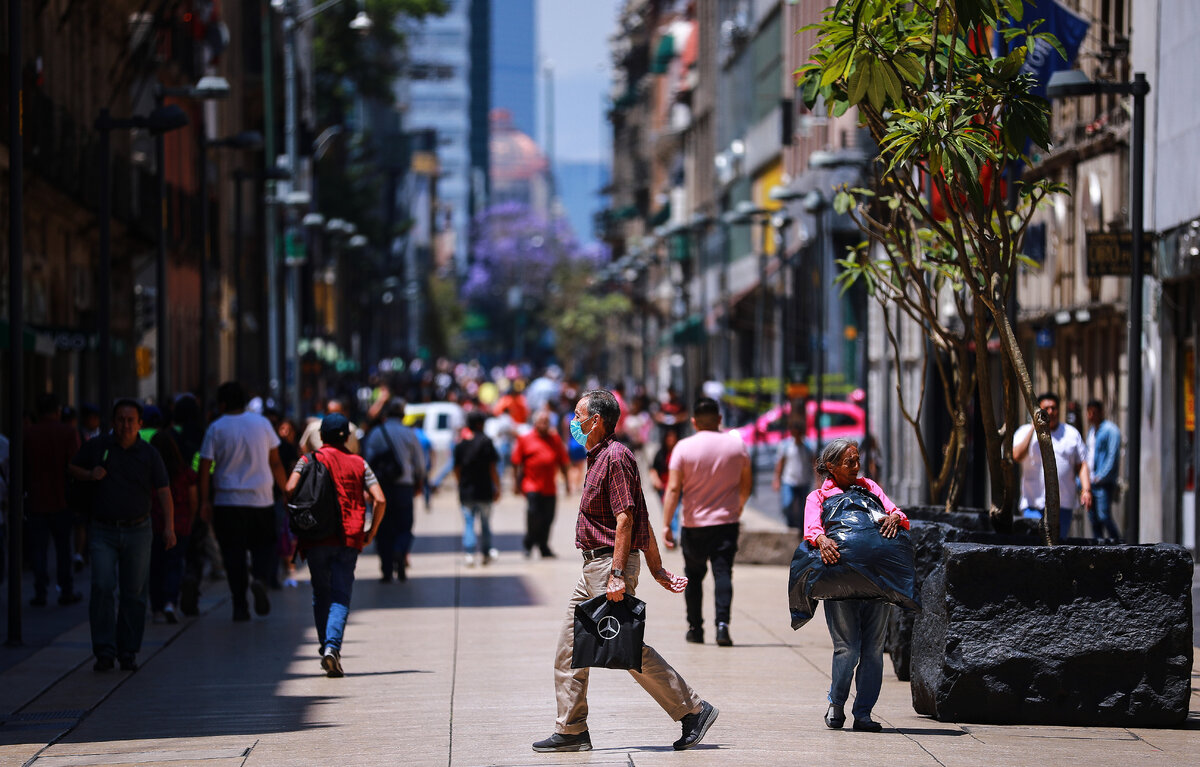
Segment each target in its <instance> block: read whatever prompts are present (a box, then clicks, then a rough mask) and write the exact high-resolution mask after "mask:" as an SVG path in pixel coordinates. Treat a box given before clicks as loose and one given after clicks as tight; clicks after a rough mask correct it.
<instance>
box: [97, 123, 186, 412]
mask: <svg viewBox="0 0 1200 767" xmlns="http://www.w3.org/2000/svg"><path fill="white" fill-rule="evenodd" d="M187 124H188V117H187V114H186V113H184V111H183V110H182V109H181V108H180V107H179V106H178V105H177V104H171V105H170V106H159V107H156V108H155V109H154V111H152V112H151V113H150V114H149V115H146V116H135V117H130V118H126V119H114V118H112V117H111V116H110V115H109V113H108V109H101V110H100V116H99V117H97V118H96V126H95V127H96V130H97V131H98V132H99V133H100V274H99V280H100V289H99V291H98V292H97V301H98V302H99V303H98V305H97V311H98V314H99V316H100V329H99V330H100V349H99V355H98V359H99V363H100V364H99V369H98V372H99V377H100V418H101V419H102V420H103V421H104V422H105V423H108V418H109V412H108V411H109V408H111V407H112V369H111V363H112V330H111V328H112V316H111V315H112V307H111V296H110V291H111V289H112V156H111V154H112V150H111V148H110V143H111V141H110V138H111V134H112V131H113V129H114V128H116V129H129V128H142V129H145V130H148V131H150V134H151V135H152V136H154V138H155V142H156V143H157V144H159V145H161V142H162V136H163V134H164V133H169V132H171V131H173V130H178V129H180V128H182V127H184V126H186V125H187ZM158 173H159V175H160V177H161V175H162V168H161V165H160V167H159V169H158ZM160 188H161V187H160ZM159 226H160V227H161V226H162V209H161V204H160V208H159ZM164 299H165V296H164V295H163V294H161V293H160V294H159V295H158V298H157V300H158V304H159V306H162V304H163V302H164ZM159 346H160V347H161V346H162V341H161V339H160V342H159ZM159 351H160V357H159V360H158V362H157V364H159V365H162V364H163V363H162V357H161V351H162V350H161V348H160V350H159Z"/></svg>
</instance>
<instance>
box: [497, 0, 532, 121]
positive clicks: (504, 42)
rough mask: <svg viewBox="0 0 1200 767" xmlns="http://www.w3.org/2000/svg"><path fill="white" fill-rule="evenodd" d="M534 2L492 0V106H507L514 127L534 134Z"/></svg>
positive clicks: (524, 0) (529, 0) (527, 0)
mask: <svg viewBox="0 0 1200 767" xmlns="http://www.w3.org/2000/svg"><path fill="white" fill-rule="evenodd" d="M536 5H537V3H536V2H535V0H498V1H497V2H492V3H491V6H492V35H491V37H492V104H491V105H492V107H500V108H502V109H507V110H508V112H509V114H511V115H512V124H513V127H514V128H516V129H517V130H519V131H521V132H522V133H524V134H525V135H527V136H534V135H537V106H536V104H537V71H538V50H537V8H536Z"/></svg>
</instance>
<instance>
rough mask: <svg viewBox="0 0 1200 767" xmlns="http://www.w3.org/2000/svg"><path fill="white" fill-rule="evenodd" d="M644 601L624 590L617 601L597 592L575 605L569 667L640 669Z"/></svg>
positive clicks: (643, 627)
mask: <svg viewBox="0 0 1200 767" xmlns="http://www.w3.org/2000/svg"><path fill="white" fill-rule="evenodd" d="M645 635H646V603H645V602H643V601H642V600H640V599H637V598H635V597H631V596H629V595H628V594H626V595H625V598H624V599H622V600H621V601H620V602H612V601H609V599H608V597H606V596H605V595H604V594H601V595H600V596H598V597H592V598H591V599H589V600H587V601H586V602H580V603H579V604H577V605H575V651H574V653H573V654H572V656H571V668H587V667H588V666H597V667H599V668H623V669H630V670H632V671H639V672H640V671H641V670H642V641H643V639H644V638H645Z"/></svg>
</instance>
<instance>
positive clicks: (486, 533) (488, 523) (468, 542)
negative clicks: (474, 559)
mask: <svg viewBox="0 0 1200 767" xmlns="http://www.w3.org/2000/svg"><path fill="white" fill-rule="evenodd" d="M462 514H463V551H465V552H466V553H468V554H470V553H472V552H474V551H475V520H476V519H478V520H479V552H480V553H481V554H487V553H488V551H490V550H491V548H492V504H490V503H484V502H483V501H475V502H472V503H464V504H463V507H462Z"/></svg>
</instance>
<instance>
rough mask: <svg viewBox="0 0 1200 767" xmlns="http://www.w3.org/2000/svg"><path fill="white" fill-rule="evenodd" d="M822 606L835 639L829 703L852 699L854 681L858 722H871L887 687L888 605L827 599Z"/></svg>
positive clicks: (868, 600) (836, 703)
mask: <svg viewBox="0 0 1200 767" xmlns="http://www.w3.org/2000/svg"><path fill="white" fill-rule="evenodd" d="M822 604H823V605H824V608H825V622H826V623H827V624H829V636H830V638H832V639H833V680H832V682H830V685H829V702H830V703H831V704H833V705H835V706H839V707H840V706H844V705H845V704H846V700H847V698H849V697H850V682H851V680H853V681H854V682H855V695H854V709H853V712H854V719H855V720H856V721H867V720H869V719H870V718H871V709H873V708H874V707H875V702H876V701H877V700H879V689H880V687H882V685H883V638H884V633H885V631H886V629H887V615H888V606H887V605H886V604H884V603H883V602H879V601H876V600H871V599H844V600H837V601H831V600H826V601H825V602H823V603H822ZM856 669H857V671H856Z"/></svg>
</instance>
